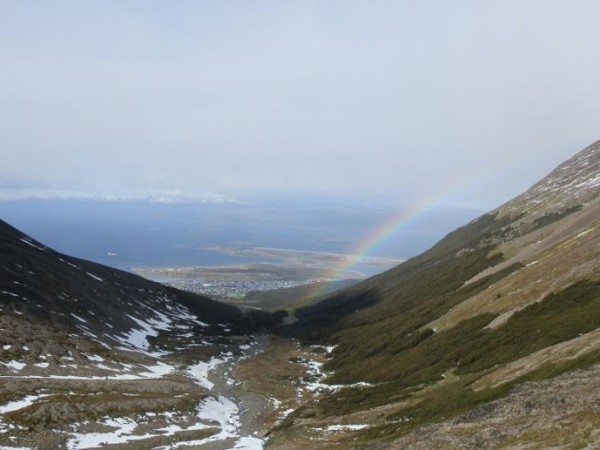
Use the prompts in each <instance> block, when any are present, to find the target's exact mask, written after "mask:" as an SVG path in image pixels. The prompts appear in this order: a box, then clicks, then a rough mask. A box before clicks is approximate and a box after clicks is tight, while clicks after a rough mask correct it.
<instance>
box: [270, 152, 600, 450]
mask: <svg viewBox="0 0 600 450" xmlns="http://www.w3.org/2000/svg"><path fill="white" fill-rule="evenodd" d="M598 180H600V144H599V143H596V144H594V145H593V146H591V147H589V148H588V149H585V150H584V151H583V152H581V153H580V154H579V155H576V156H575V157H574V158H573V159H572V160H569V161H567V162H566V163H565V164H563V165H562V166H560V167H559V168H558V169H556V170H555V171H554V172H552V173H551V174H550V175H549V176H548V177H547V178H546V179H544V180H542V181H541V182H539V183H538V184H536V185H535V186H534V187H533V188H532V189H530V190H529V191H527V192H525V193H524V194H522V195H521V196H519V197H517V198H516V199H515V200H513V201H511V202H508V203H507V204H506V205H503V206H502V207H500V208H498V209H497V210H495V211H493V212H492V213H489V214H486V215H484V216H482V217H480V218H478V219H476V220H474V221H473V222H471V223H469V224H467V225H465V226H463V227H461V228H459V229H457V230H456V231H454V232H452V233H450V234H449V235H447V236H446V237H445V238H444V239H442V240H441V241H440V242H439V243H438V244H436V245H435V246H434V247H432V248H431V249H430V250H428V251H427V252H425V253H423V254H422V255H420V256H418V257H416V258H413V259H411V260H409V261H407V262H405V263H403V264H401V265H400V266H398V267H395V268H393V269H391V270H389V271H387V272H385V273H383V274H380V275H378V276H376V277H373V278H371V279H369V280H366V281H364V282H362V283H360V284H357V285H356V286H353V287H351V288H349V289H346V290H342V291H339V292H337V293H335V294H333V295H332V296H330V297H329V298H326V299H324V300H323V301H321V302H318V303H316V304H313V305H310V306H307V307H304V308H300V309H299V310H297V312H296V315H297V317H298V319H299V320H298V322H296V323H295V324H293V325H292V326H291V327H289V328H288V329H287V330H286V332H287V333H289V334H290V335H293V336H295V337H298V338H300V339H301V340H302V341H303V342H304V343H307V344H323V345H324V344H329V345H331V344H336V347H335V349H334V350H333V352H332V353H331V355H330V356H331V358H330V359H329V360H328V361H327V362H326V364H325V366H324V368H325V370H328V371H330V377H329V378H328V381H329V382H330V383H332V384H337V385H345V386H347V387H346V388H342V389H339V388H338V389H336V390H334V394H332V395H327V394H324V395H323V398H322V399H321V401H319V402H318V403H317V404H314V405H307V406H306V408H305V409H304V410H303V411H299V412H297V413H295V414H292V415H291V416H290V418H289V419H288V420H287V422H285V423H284V424H283V425H282V427H283V428H286V429H287V430H288V431H287V432H288V433H289V432H290V431H289V430H293V429H295V428H298V427H299V426H300V425H299V424H300V423H301V421H300V420H299V419H300V418H304V419H303V420H304V421H307V422H306V423H308V422H310V421H311V420H312V421H314V422H315V423H317V422H319V421H326V420H328V419H327V418H331V417H337V419H338V421H339V420H342V419H340V418H342V417H343V418H344V419H343V420H346V421H348V422H350V423H352V421H355V420H357V418H361V420H366V421H367V422H368V423H370V426H369V427H368V431H357V432H355V433H353V434H352V436H354V437H355V439H358V441H359V442H371V441H372V440H379V439H383V440H387V439H394V438H397V437H398V436H400V435H403V434H406V433H409V432H413V431H414V430H416V429H418V428H419V427H421V426H423V425H425V424H428V423H431V422H432V421H441V420H448V419H450V418H452V417H455V416H457V415H458V414H462V413H465V412H466V411H469V410H471V409H473V408H476V407H478V406H479V405H482V404H485V403H487V402H490V401H492V400H494V399H497V398H500V397H502V396H504V395H507V394H508V393H509V392H510V389H512V387H513V386H515V385H518V384H520V383H523V382H525V381H527V380H534V379H535V380H539V379H547V378H550V377H554V376H556V375H558V374H560V373H563V372H567V371H571V370H573V369H576V368H585V367H589V366H591V365H593V364H595V363H598V362H600V331H599V330H600V221H599V219H598V218H599V217H600V195H599V194H600V192H599V189H598V185H599V181H598ZM360 382H363V384H358V385H355V383H360ZM364 382H366V383H369V385H365V384H364ZM306 417H311V419H306ZM302 426H308V425H306V424H304V425H302ZM313 426H314V425H313ZM417 435H418V434H417ZM353 439H354V438H353ZM450 441H451V440H450ZM450 441H448V442H450ZM450 448H454V447H452V446H450Z"/></svg>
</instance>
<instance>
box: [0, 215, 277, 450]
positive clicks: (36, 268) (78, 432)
mask: <svg viewBox="0 0 600 450" xmlns="http://www.w3.org/2000/svg"><path fill="white" fill-rule="evenodd" d="M0 255H1V259H0V447H2V448H12V447H15V448H40V449H45V448H47V449H58V448H97V447H99V446H102V447H105V446H106V445H109V444H110V446H112V447H114V448H136V449H137V448H139V449H143V448H158V447H160V448H165V449H166V448H179V447H180V446H188V445H192V444H195V445H197V446H201V445H203V446H204V445H231V446H233V445H236V442H237V443H239V442H242V443H243V442H246V444H248V446H247V447H243V446H242V447H240V448H262V445H261V442H260V440H256V439H255V438H254V437H252V436H242V435H241V434H240V415H241V412H240V410H239V408H238V406H237V405H236V404H235V403H234V402H232V401H231V399H229V398H227V397H224V396H222V395H219V394H218V393H217V392H215V391H214V389H213V386H214V382H213V381H210V380H209V378H210V376H211V371H213V369H214V368H215V367H217V366H223V367H227V364H228V361H230V360H231V359H232V358H233V357H234V355H235V354H238V355H239V354H240V353H252V352H253V351H254V350H253V349H254V345H255V342H254V341H253V340H252V339H251V338H249V337H247V336H246V335H244V333H246V332H249V331H252V330H256V329H258V328H260V327H263V326H269V325H270V324H272V323H273V321H274V319H273V318H272V317H271V316H270V315H268V314H261V313H250V314H242V313H241V312H240V310H238V309H237V308H235V307H232V306H228V305H223V304H220V303H217V302H215V301H213V300H210V299H209V298H206V297H202V296H199V295H195V294H190V293H186V292H183V291H179V290H176V289H173V288H169V287H165V286H162V285H160V284H157V283H153V282H151V281H148V280H145V279H143V278H141V277H139V276H136V275H132V274H129V273H126V272H122V271H118V270H116V269H112V268H109V267H105V266H101V265H98V264H94V263H91V262H89V261H84V260H80V259H76V258H71V257H69V256H66V255H62V254H60V253H57V252H55V251H54V250H52V249H50V248H48V247H46V246H44V245H43V244H41V243H39V242H37V241H35V240H34V239H32V238H31V237H29V236H26V235H24V234H23V233H21V232H19V231H18V230H16V229H14V228H12V227H11V226H9V225H8V224H6V223H5V222H2V221H0ZM221 372H222V374H226V373H227V371H226V370H222V371H221ZM224 377H225V375H223V376H222V377H221V378H220V379H219V381H222V382H223V383H224V382H225V381H228V379H226V378H224ZM229 381H230V380H229ZM229 381H228V382H229ZM231 383H233V382H232V381H231ZM225 443H227V444H225ZM253 445H254V446H253Z"/></svg>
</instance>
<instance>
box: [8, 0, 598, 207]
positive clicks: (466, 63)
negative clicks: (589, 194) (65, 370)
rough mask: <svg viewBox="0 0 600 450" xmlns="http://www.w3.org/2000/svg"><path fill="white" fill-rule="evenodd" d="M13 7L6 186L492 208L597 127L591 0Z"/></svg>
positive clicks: (23, 191)
mask: <svg viewBox="0 0 600 450" xmlns="http://www.w3.org/2000/svg"><path fill="white" fill-rule="evenodd" d="M0 9H1V11H2V13H1V14H0V161H1V163H0V199H15V198H24V197H28V196H43V197H52V196H72V197H88V196H89V197H122V198H146V197H153V198H159V197H170V198H175V197H179V198H190V199H191V198H208V199H220V198H227V199H244V198H250V197H256V198H258V197H260V196H269V195H280V196H290V197H294V196H296V197H302V196H337V197H340V198H357V199H358V198H360V199H363V200H365V201H373V202H375V201H389V202H392V203H394V202H395V203H397V204H399V205H401V204H405V203H411V202H413V203H414V202H419V201H420V199H423V198H437V199H438V200H439V201H443V202H445V203H447V204H449V205H458V206H462V207H474V208H481V209H490V208H493V207H495V206H497V205H498V204H499V203H501V202H503V201H506V200H508V199H510V198H511V197H513V196H514V195H516V194H518V193H520V192H522V191H523V190H525V189H526V188H527V187H529V186H530V185H532V184H533V183H534V182H536V181H537V180H538V179H539V178H541V177H543V176H544V175H546V174H547V173H548V172H549V171H550V170H552V169H553V168H554V167H555V166H556V165H558V164H559V163H561V162H562V161H564V160H565V159H567V158H569V157H571V156H572V155H574V154H575V153H576V152H578V151H580V150H581V149H583V148H584V147H585V146H587V145H589V144H591V143H592V142H594V141H595V140H597V139H599V138H600V132H599V130H598V128H599V126H598V117H600V83H598V79H597V74H598V73H599V70H600V57H599V56H598V55H600V53H599V52H598V43H599V42H600V27H598V26H597V18H598V17H600V2H598V1H597V0H590V1H586V0H498V1H497V0H488V1H485V2H482V1H480V0H471V1H467V0H455V1H447V0H438V1H428V0H393V1H385V0H369V1H366V0H363V1H354V0H326V1H325V0H320V1H311V0H302V1H294V0H272V1H263V0H252V1H250V0H239V1H238V0H227V1H222V0H212V1H208V0H207V1H201V0H197V1H191V0H190V1H185V0H171V1H168V2H167V1H164V0H144V1H141V0H140V1H134V0H103V1H97V2H93V1H81V0H73V1H67V0H53V1H51V2H49V1H47V0H40V1H35V0H10V1H9V0H0Z"/></svg>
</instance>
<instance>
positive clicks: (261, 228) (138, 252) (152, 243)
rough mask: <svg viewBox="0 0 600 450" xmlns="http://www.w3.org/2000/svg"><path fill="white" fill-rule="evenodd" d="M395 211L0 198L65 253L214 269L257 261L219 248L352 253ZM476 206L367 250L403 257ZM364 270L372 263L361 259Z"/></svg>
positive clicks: (119, 263) (416, 223)
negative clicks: (261, 248)
mask: <svg viewBox="0 0 600 450" xmlns="http://www.w3.org/2000/svg"><path fill="white" fill-rule="evenodd" d="M397 213H398V209H395V208H381V207H371V206H368V205H367V206H365V205H355V204H349V203H346V204H328V205H307V204H292V203H290V204H282V203H281V202H278V203H277V204H269V203H263V204H261V203H253V204H240V203H233V202H224V203H209V202H206V203H160V202H154V201H146V200H136V201H124V200H116V201H114V200H73V199H28V200H18V201H0V218H1V219H2V220H5V221H6V222H8V223H9V224H11V225H13V226H15V227H17V228H19V229H20V230H21V231H23V232H25V233H27V234H29V235H30V236H32V237H33V238H35V239H37V240H38V241H40V242H42V243H43V244H45V245H47V246H49V247H52V248H54V249H55V250H57V251H59V252H61V253H65V254H68V255H71V256H75V257H79V258H84V259H88V260H91V261H94V262H98V263H101V264H105V265H109V266H112V267H116V268H119V269H124V270H131V269H132V268H135V267H179V266H224V265H239V264H248V263H257V262H271V263H277V260H273V259H271V260H269V259H265V258H257V257H244V256H237V255H231V254H228V253H227V252H224V251H222V249H227V248H251V247H269V248H280V249H289V250H304V251H317V252H332V253H344V254H352V253H353V252H354V250H355V249H356V248H357V246H359V244H360V243H361V242H362V241H364V240H365V239H368V238H369V236H371V235H373V233H376V232H377V230H378V229H380V228H381V226H382V224H384V223H386V221H388V220H389V219H390V218H391V217H392V216H393V215H395V214H397ZM480 213H481V212H479V211H473V210H466V209H459V208H454V209H440V210H431V211H426V212H424V213H423V214H422V215H421V216H420V217H417V218H415V220H413V221H412V222H411V223H410V224H408V225H405V226H404V227H401V228H400V229H398V230H394V231H393V232H391V233H389V235H388V236H386V237H385V239H382V241H381V242H380V243H379V245H378V246H376V247H374V248H373V253H372V254H370V256H381V257H391V258H398V259H406V258H409V257H411V256H414V255H416V254H418V253H421V252H422V251H424V250H426V249H427V248H428V247H430V246H431V245H433V244H434V243H435V242H436V241H437V240H439V239H440V238H441V237H443V235H445V234H446V233H448V232H449V231H451V230H452V229H454V228H456V227H457V226H459V225H461V224H463V223H465V222H467V221H469V220H471V219H473V218H474V217H476V216H477V215H479V214H480ZM356 269H357V270H360V271H362V272H363V273H365V275H373V274H374V273H376V272H378V271H380V270H382V269H381V268H378V267H374V266H361V267H357V268H356Z"/></svg>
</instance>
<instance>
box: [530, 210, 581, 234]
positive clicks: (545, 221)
mask: <svg viewBox="0 0 600 450" xmlns="http://www.w3.org/2000/svg"><path fill="white" fill-rule="evenodd" d="M581 208H583V205H576V206H571V207H570V208H567V209H565V210H564V211H562V212H559V213H549V214H546V215H545V216H542V217H538V218H537V219H535V220H534V221H533V228H534V229H535V230H537V229H539V228H543V227H545V226H548V225H550V224H551V223H554V222H558V221H559V220H560V219H563V218H564V217H566V216H568V215H570V214H573V213H574V212H577V211H581Z"/></svg>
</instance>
